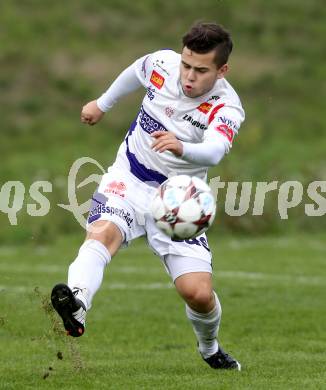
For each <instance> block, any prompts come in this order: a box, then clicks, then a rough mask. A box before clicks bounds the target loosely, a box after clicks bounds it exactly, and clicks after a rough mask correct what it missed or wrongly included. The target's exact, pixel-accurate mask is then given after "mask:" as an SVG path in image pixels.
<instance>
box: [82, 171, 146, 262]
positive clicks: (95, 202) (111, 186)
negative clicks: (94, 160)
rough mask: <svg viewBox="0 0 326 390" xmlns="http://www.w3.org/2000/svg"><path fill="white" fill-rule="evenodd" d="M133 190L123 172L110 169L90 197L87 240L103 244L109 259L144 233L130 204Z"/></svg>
mask: <svg viewBox="0 0 326 390" xmlns="http://www.w3.org/2000/svg"><path fill="white" fill-rule="evenodd" d="M135 186H136V185H135V183H133V181H132V180H130V178H129V177H128V175H127V173H126V172H124V171H123V170H120V169H110V170H109V172H108V173H106V174H104V175H103V177H102V180H101V183H100V185H99V187H98V189H97V190H96V191H95V193H94V194H93V196H92V202H91V207H90V212H89V215H88V218H87V226H86V229H87V232H88V233H87V238H93V239H97V240H99V241H101V242H103V243H104V244H105V245H106V246H107V247H108V249H109V251H110V253H111V255H113V254H114V253H116V251H117V250H118V249H119V247H120V246H121V245H123V246H125V245H128V243H129V242H130V241H132V240H133V239H135V238H137V237H139V236H141V235H143V234H144V232H145V231H144V227H143V226H142V225H140V223H139V222H138V220H137V213H136V210H135V208H134V207H133V205H132V202H131V200H132V199H131V198H132V197H133V196H134V193H135V190H134V188H135Z"/></svg>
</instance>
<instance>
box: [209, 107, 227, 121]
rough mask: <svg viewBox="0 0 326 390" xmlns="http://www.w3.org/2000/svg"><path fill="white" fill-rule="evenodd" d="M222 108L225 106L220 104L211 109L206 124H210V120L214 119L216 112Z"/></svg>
mask: <svg viewBox="0 0 326 390" xmlns="http://www.w3.org/2000/svg"><path fill="white" fill-rule="evenodd" d="M224 106H225V104H224V103H222V104H219V105H217V106H216V107H214V108H213V110H212V112H211V113H210V114H209V118H208V124H210V123H211V122H212V120H213V119H214V118H215V115H216V114H217V112H218V111H219V110H220V109H221V108H222V107H224Z"/></svg>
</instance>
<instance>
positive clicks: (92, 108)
mask: <svg viewBox="0 0 326 390" xmlns="http://www.w3.org/2000/svg"><path fill="white" fill-rule="evenodd" d="M103 115H104V112H103V111H101V110H100V109H99V108H98V106H97V104H96V100H92V101H91V102H89V103H87V104H85V106H84V107H83V108H82V111H81V116H80V119H81V121H82V123H87V124H88V125H95V124H96V123H97V122H98V121H100V120H101V119H102V117H103Z"/></svg>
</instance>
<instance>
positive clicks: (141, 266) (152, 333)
mask: <svg viewBox="0 0 326 390" xmlns="http://www.w3.org/2000/svg"><path fill="white" fill-rule="evenodd" d="M325 238H326V237H325V235H321V234H320V235H314V236H309V235H299V236H285V237H266V238H260V239H259V238H241V237H240V238H239V237H231V236H230V237H225V236H217V235H210V237H209V239H210V243H211V247H212V249H213V251H214V254H215V256H214V283H215V287H216V290H217V292H218V294H219V296H220V300H221V302H222V306H223V319H222V325H221V330H220V340H221V343H222V345H223V346H224V347H225V349H226V350H227V351H229V352H230V353H231V354H233V355H234V356H235V357H237V358H238V359H239V360H240V361H241V363H242V365H243V371H242V372H241V373H238V372H216V371H214V370H212V369H210V368H209V367H208V366H207V365H206V364H204V363H203V362H202V361H201V359H200V358H199V356H198V354H197V352H196V349H195V339H194V335H193V333H192V330H191V327H190V324H189V323H188V321H187V319H186V317H185V313H184V304H183V302H182V301H181V299H180V298H179V297H178V296H177V294H176V292H175V290H174V289H173V287H172V285H171V283H170V280H169V277H168V276H167V275H166V274H165V271H164V269H163V266H162V265H161V264H160V261H159V260H158V258H157V257H155V256H154V255H152V254H151V253H150V251H149V250H148V249H147V247H146V244H145V243H144V242H142V240H139V241H137V242H135V243H134V244H132V246H131V247H130V248H129V249H128V250H123V251H121V252H120V253H119V254H118V256H117V257H116V258H114V259H113V261H112V263H111V264H110V266H109V268H108V269H107V272H106V275H105V279H104V282H103V285H102V288H101V290H100V291H99V293H98V294H97V295H96V297H95V299H94V302H93V308H92V310H91V311H90V312H89V314H88V319H87V331H86V333H85V335H84V336H83V337H82V338H80V339H71V338H69V337H67V336H65V335H64V333H63V332H62V328H61V324H60V323H59V322H58V320H57V317H56V315H55V313H53V312H52V311H51V308H50V306H49V292H50V290H51V287H52V285H53V284H54V283H56V282H59V281H64V280H65V279H66V270H67V266H68V264H69V263H70V262H71V260H72V259H73V258H74V256H75V253H76V251H77V249H78V246H79V242H80V241H81V238H80V237H75V238H69V239H68V238H66V239H57V241H56V242H55V243H54V244H53V245H51V246H3V247H2V248H0V259H1V261H0V274H1V279H0V285H1V287H0V297H1V312H0V313H1V314H0V336H1V364H0V388H1V389H30V388H33V389H35V388H37V389H39V388H47V389H48V388H50V389H58V388H62V389H93V388H108V389H154V388H158V389H216V388H218V389H232V390H234V389H235V390H238V389H259V390H260V389H282V390H283V389H303V388H304V389H314V390H315V389H323V388H324V385H325V383H326V374H325V369H324V366H325V359H326V353H325V351H326V336H325V329H324V324H325V321H326V314H325V282H326V272H325V267H324V261H325ZM59 352H60V353H61V354H62V359H58V353H59ZM59 356H60V354H59ZM50 367H51V369H50Z"/></svg>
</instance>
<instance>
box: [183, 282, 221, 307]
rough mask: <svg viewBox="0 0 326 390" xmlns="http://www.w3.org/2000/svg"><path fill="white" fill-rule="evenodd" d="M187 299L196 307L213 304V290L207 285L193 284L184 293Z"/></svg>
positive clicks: (189, 303)
mask: <svg viewBox="0 0 326 390" xmlns="http://www.w3.org/2000/svg"><path fill="white" fill-rule="evenodd" d="M182 295H183V298H184V299H185V301H186V302H187V303H188V305H190V306H191V307H194V308H203V309H205V308H206V307H209V306H211V302H212V299H214V298H213V293H212V290H211V288H210V287H209V286H207V285H205V284H204V285H199V286H193V287H191V288H188V289H186V290H185V291H183V293H182Z"/></svg>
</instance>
